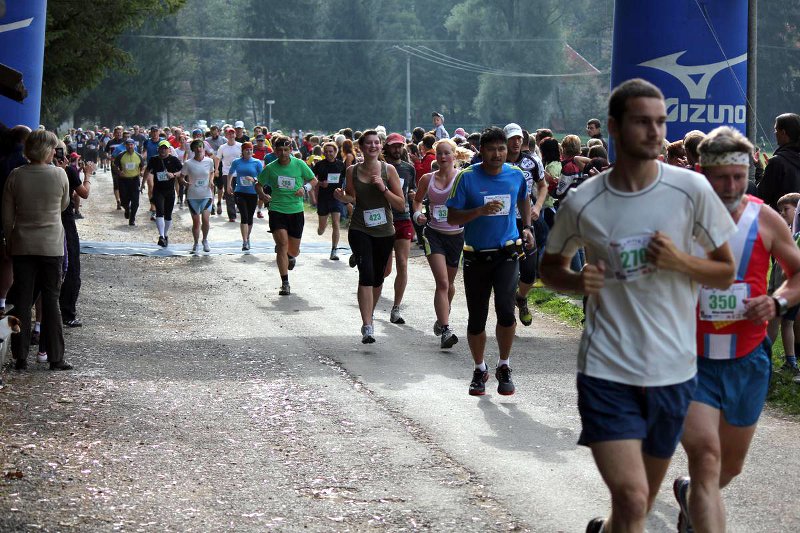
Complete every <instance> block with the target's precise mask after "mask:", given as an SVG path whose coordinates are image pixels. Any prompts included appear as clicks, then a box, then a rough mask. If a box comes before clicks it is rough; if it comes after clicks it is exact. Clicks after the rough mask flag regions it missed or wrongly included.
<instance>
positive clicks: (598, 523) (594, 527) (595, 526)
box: [586, 517, 606, 533]
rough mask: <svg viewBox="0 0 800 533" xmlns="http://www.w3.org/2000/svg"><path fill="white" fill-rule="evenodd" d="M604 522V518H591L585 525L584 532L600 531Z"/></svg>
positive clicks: (594, 532)
mask: <svg viewBox="0 0 800 533" xmlns="http://www.w3.org/2000/svg"><path fill="white" fill-rule="evenodd" d="M605 524H606V520H605V518H600V517H597V518H592V519H591V520H589V525H587V526H586V533H602V531H603V526H605Z"/></svg>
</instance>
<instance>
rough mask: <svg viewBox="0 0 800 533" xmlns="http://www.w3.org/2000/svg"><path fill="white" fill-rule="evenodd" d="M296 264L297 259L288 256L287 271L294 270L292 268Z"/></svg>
mask: <svg viewBox="0 0 800 533" xmlns="http://www.w3.org/2000/svg"><path fill="white" fill-rule="evenodd" d="M296 264H297V258H296V257H292V256H291V255H290V256H289V270H294V266H295V265H296Z"/></svg>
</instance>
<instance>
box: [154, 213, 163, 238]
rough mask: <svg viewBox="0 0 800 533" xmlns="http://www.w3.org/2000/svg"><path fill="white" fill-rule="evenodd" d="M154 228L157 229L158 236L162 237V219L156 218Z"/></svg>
mask: <svg viewBox="0 0 800 533" xmlns="http://www.w3.org/2000/svg"><path fill="white" fill-rule="evenodd" d="M156 228H158V236H159V237H163V236H164V217H156Z"/></svg>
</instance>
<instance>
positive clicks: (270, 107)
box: [266, 100, 275, 132]
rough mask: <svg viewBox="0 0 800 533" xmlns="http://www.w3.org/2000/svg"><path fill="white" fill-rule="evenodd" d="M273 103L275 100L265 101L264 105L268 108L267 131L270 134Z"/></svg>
mask: <svg viewBox="0 0 800 533" xmlns="http://www.w3.org/2000/svg"><path fill="white" fill-rule="evenodd" d="M274 103H275V100H267V102H266V104H267V105H268V106H269V122H267V129H268V130H269V131H270V132H271V131H272V104H274Z"/></svg>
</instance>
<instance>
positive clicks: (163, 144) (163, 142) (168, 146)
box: [158, 141, 172, 148]
mask: <svg viewBox="0 0 800 533" xmlns="http://www.w3.org/2000/svg"><path fill="white" fill-rule="evenodd" d="M162 146H166V147H167V148H172V145H171V144H169V141H161V142H160V143H158V147H159V148H161V147H162Z"/></svg>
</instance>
